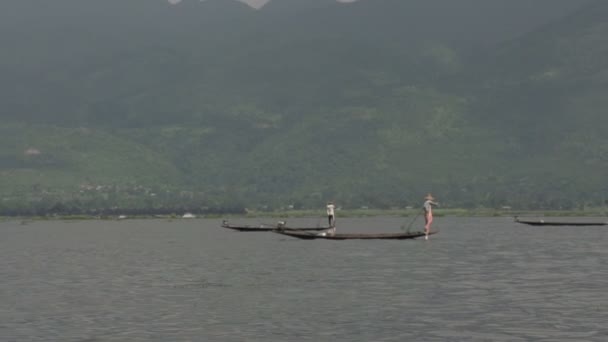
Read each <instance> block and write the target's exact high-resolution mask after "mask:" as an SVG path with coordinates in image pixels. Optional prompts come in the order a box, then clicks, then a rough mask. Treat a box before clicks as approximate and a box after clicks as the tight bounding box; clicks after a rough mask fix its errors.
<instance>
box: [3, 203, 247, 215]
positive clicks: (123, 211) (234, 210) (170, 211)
mask: <svg viewBox="0 0 608 342" xmlns="http://www.w3.org/2000/svg"><path fill="white" fill-rule="evenodd" d="M245 212H246V211H245V208H242V207H214V208H200V207H196V206H192V207H187V206H176V207H163V208H104V209H83V208H78V207H70V206H69V205H64V204H60V203H58V204H57V205H56V206H53V207H51V208H48V209H41V208H38V209H37V208H24V207H20V208H15V209H0V216H6V217H19V216H27V217H33V216H38V217H40V216H102V217H103V216H121V215H125V216H156V215H159V216H169V215H179V216H181V215H183V214H185V213H191V214H194V215H228V214H235V215H240V214H245Z"/></svg>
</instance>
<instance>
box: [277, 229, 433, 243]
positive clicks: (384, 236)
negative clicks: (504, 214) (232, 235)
mask: <svg viewBox="0 0 608 342" xmlns="http://www.w3.org/2000/svg"><path fill="white" fill-rule="evenodd" d="M273 232H275V233H277V234H282V235H287V236H291V237H295V238H298V239H304V240H314V239H325V240H372V239H376V240H405V239H415V238H419V237H423V236H425V235H426V234H425V233H424V232H408V233H380V234H344V233H343V234H333V235H331V234H323V233H320V234H319V233H311V232H290V231H285V230H281V229H277V230H273ZM437 233H438V232H437V231H432V232H430V233H429V235H431V234H437Z"/></svg>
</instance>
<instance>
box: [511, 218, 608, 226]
mask: <svg viewBox="0 0 608 342" xmlns="http://www.w3.org/2000/svg"><path fill="white" fill-rule="evenodd" d="M515 222H517V223H521V224H527V225H529V226H579V227H580V226H606V225H608V222H606V221H604V222H601V221H566V220H565V221H552V220H544V219H537V220H526V219H523V220H522V219H520V218H519V217H517V216H515Z"/></svg>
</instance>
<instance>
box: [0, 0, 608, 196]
mask: <svg viewBox="0 0 608 342" xmlns="http://www.w3.org/2000/svg"><path fill="white" fill-rule="evenodd" d="M275 1H276V0H275ZM465 2H466V4H469V5H470V7H466V8H452V7H448V8H449V11H448V12H449V13H451V15H447V16H445V17H443V16H440V15H439V13H444V12H434V11H437V8H436V7H434V6H435V5H437V4H440V3H442V4H444V5H445V4H448V3H447V2H441V1H439V0H436V1H425V2H417V1H411V2H405V1H392V0H384V1H377V2H375V1H369V0H368V1H365V0H362V1H359V2H356V3H353V4H350V5H349V6H341V5H339V4H338V5H337V6H335V7H334V6H333V5H332V6H330V7H324V8H323V9H322V10H319V12H317V11H316V10H310V11H308V10H307V11H304V12H301V13H300V14H298V15H296V14H295V13H293V12H292V14H289V13H287V12H283V11H279V10H277V11H276V12H274V11H273V10H267V11H266V12H264V11H259V12H258V11H252V10H250V9H248V7H247V6H245V5H243V4H239V3H236V2H235V3H232V4H230V5H226V4H225V3H224V2H220V1H216V2H215V3H207V4H206V5H208V6H212V7H213V8H216V10H218V11H220V12H222V11H226V12H224V13H229V14H226V15H227V16H229V17H232V18H240V19H239V20H236V21H226V20H222V19H223V18H225V17H218V16H216V15H211V14H213V13H216V14H217V13H220V12H216V10H213V11H195V10H194V11H193V10H183V11H182V10H179V9H178V7H179V6H171V5H168V4H167V3H164V4H162V5H160V3H159V4H147V5H143V6H147V7H146V10H142V8H138V5H136V2H130V3H129V5H128V6H127V7H125V8H126V9H125V10H123V11H113V10H112V9H113V8H114V9H116V8H118V6H124V3H123V2H120V4H119V3H118V2H112V1H109V2H103V3H95V5H96V6H100V7H99V8H103V9H104V10H105V12H103V13H106V14H107V15H108V16H104V15H99V13H101V12H96V14H95V15H94V16H92V15H91V14H90V13H91V12H86V11H91V10H92V8H88V7H86V6H83V7H81V10H82V11H84V12H79V11H77V13H80V15H79V16H72V15H68V14H69V13H67V12H64V11H62V10H61V9H62V8H61V6H62V5H66V6H67V5H69V4H73V0H58V1H57V3H56V6H59V7H54V11H56V12H48V11H47V10H48V8H43V9H44V11H42V10H40V9H41V8H39V7H30V5H31V3H30V4H29V5H28V4H27V0H22V2H19V3H15V7H10V6H9V5H7V3H3V5H0V7H2V6H4V7H3V8H1V9H2V10H7V9H11V11H8V12H7V11H0V13H4V14H0V17H6V18H13V21H12V22H11V21H6V20H0V26H2V27H4V28H7V27H9V28H10V30H0V36H1V37H2V38H6V39H3V41H4V42H6V43H5V47H6V48H7V49H6V50H5V51H8V53H6V54H3V55H2V56H0V72H2V74H3V75H5V77H3V80H2V81H0V91H2V94H4V95H3V96H4V99H3V103H4V104H5V105H4V106H3V109H2V112H1V117H2V124H1V125H0V129H2V131H3V134H2V135H1V136H2V138H0V139H2V140H1V141H2V146H3V148H2V149H1V150H0V172H2V174H3V181H2V183H0V189H1V190H2V191H3V193H5V194H6V196H7V197H6V198H9V200H8V201H6V202H5V204H4V205H8V204H11V203H13V204H11V205H17V203H32V201H35V200H36V199H41V198H44V201H47V200H48V201H51V202H52V201H58V200H62V199H65V198H66V196H67V197H69V196H72V197H69V198H79V201H80V202H78V203H90V202H89V201H97V202H95V203H100V204H99V205H102V206H103V205H109V206H111V204H112V198H115V201H118V200H117V199H116V198H123V197H120V196H122V195H124V194H122V195H120V196H118V195H117V194H107V193H106V194H105V195H103V196H102V198H101V199H100V198H97V197H95V196H94V193H87V195H86V196H85V195H82V196H84V197H82V198H80V197H78V196H80V195H78V196H76V197H74V196H75V195H69V196H68V195H65V194H71V193H72V191H76V192H77V193H80V192H79V191H80V190H75V189H80V188H79V187H80V186H81V185H83V184H89V185H90V184H93V185H103V186H109V185H112V186H113V187H112V189H115V188H116V186H119V187H120V188H121V189H122V187H124V188H127V189H132V188H133V187H138V188H137V189H140V188H139V187H141V186H143V187H146V188H149V189H154V191H152V190H149V191H148V190H146V191H147V193H152V192H153V193H155V194H157V195H155V197H154V198H149V197H145V195H141V196H144V198H143V199H141V198H140V199H138V200H135V199H131V200H129V201H130V202H129V201H126V202H124V201H123V200H121V201H123V202H121V203H123V205H144V204H145V203H148V205H152V206H158V205H162V203H163V201H166V200H167V199H166V198H165V199H162V198H161V197H160V196H158V193H160V192H159V190H163V191H164V192H162V193H173V191H175V192H176V193H181V191H184V190H188V191H193V192H196V193H199V194H201V195H200V196H199V197H197V201H200V202H201V203H202V205H203V204H204V205H210V204H213V205H217V204H218V203H219V204H221V203H223V204H224V205H225V204H228V203H241V204H243V205H247V206H253V207H256V206H264V205H270V206H272V207H276V206H280V205H283V204H285V203H297V204H298V206H300V207H315V206H317V205H318V203H322V202H323V201H325V200H326V199H327V198H333V199H336V200H338V199H340V201H341V202H342V203H343V205H345V206H351V207H357V206H361V205H366V206H372V207H390V206H395V205H403V204H405V203H409V204H412V203H414V204H415V203H417V202H416V201H417V200H419V197H420V194H421V193H426V192H429V191H433V192H436V193H439V194H441V196H442V198H443V199H445V201H447V202H448V203H450V202H451V203H453V205H458V206H467V207H471V206H473V207H474V206H480V205H483V206H494V207H496V206H502V205H510V206H513V207H522V208H523V207H525V208H532V207H534V208H542V207H544V208H560V207H561V208H571V207H575V206H579V205H581V203H583V204H584V203H587V202H589V203H599V201H600V200H601V198H603V197H602V196H603V194H604V193H605V192H606V190H607V189H606V186H605V185H604V184H605V179H604V177H605V176H604V174H603V173H602V171H601V170H604V169H605V167H606V166H608V141H607V139H606V138H605V137H604V135H603V134H602V132H601V127H603V126H605V124H606V117H605V115H604V111H603V108H605V107H606V105H607V103H606V100H605V99H604V98H605V96H604V94H605V86H606V79H607V78H606V75H607V74H608V73H607V72H606V60H608V59H606V58H604V57H605V56H606V51H608V50H607V48H608V47H607V45H606V42H605V40H602V39H601V38H602V37H605V36H606V34H608V32H607V31H606V26H605V19H604V18H607V17H608V16H604V15H602V13H607V12H606V10H608V4H605V3H604V2H602V1H597V2H593V3H589V2H583V1H582V2H581V4H583V5H585V6H584V7H582V8H581V9H580V10H578V11H577V12H575V13H573V12H570V9H568V10H566V9H567V8H570V7H569V6H572V5H571V4H572V2H571V1H568V2H565V1H564V2H555V1H552V2H551V3H552V4H554V6H556V7H559V6H560V4H561V5H563V6H564V7H562V10H561V11H562V12H559V11H555V12H552V14H550V15H549V14H547V11H545V10H546V9H545V8H536V7H535V8H534V9H535V10H536V14H531V13H530V12H527V14H528V15H530V17H529V18H535V19H534V20H536V18H539V17H541V18H543V20H544V21H543V23H544V24H543V25H542V26H539V25H540V24H539V22H538V21H530V22H526V23H524V24H518V25H517V27H512V26H510V25H506V23H508V22H509V18H511V19H514V18H519V20H522V19H521V16H520V12H519V11H518V10H516V8H518V7H517V6H522V7H519V9H523V8H531V7H529V6H530V5H529V3H528V2H523V1H522V2H517V1H515V2H514V1H511V2H506V1H505V2H502V1H498V0H497V1H495V2H494V4H495V5H496V4H502V5H504V6H507V7H508V8H510V9H511V11H507V10H505V7H500V9H501V10H497V7H491V6H489V7H484V6H485V5H484V6H481V4H482V2H480V1H476V0H466V1H463V2H462V3H463V4H464V3H465ZM319 3H321V2H319ZM483 3H484V4H487V2H483ZM138 4H139V3H138ZM414 4H419V6H420V7H416V6H414ZM517 4H519V5H517ZM199 5H201V8H203V6H202V5H203V3H201V4H194V3H191V4H189V5H186V7H183V8H182V9H187V8H188V6H197V7H198V6H199ZM275 5H276V3H275ZM7 6H8V7H7ZM44 6H48V4H46V5H44ZM212 7H208V8H212ZM490 7H491V8H490ZM556 7H551V8H552V9H553V10H555V8H556ZM65 8H68V7H64V9H65ZM268 8H270V4H269V5H268ZM275 8H277V9H278V8H279V7H275ZM482 8H486V9H487V11H486V12H483V13H484V15H480V12H479V10H480V9H482ZM414 9H417V10H419V12H418V14H416V13H411V11H413V10H414ZM444 9H445V8H444ZM472 9H475V10H476V11H472ZM39 10H40V11H39ZM23 11H25V12H27V13H30V15H29V16H28V18H30V19H33V18H36V20H35V22H32V23H33V24H34V25H23V24H21V23H22V22H23V21H22V20H21V21H16V20H14V19H15V18H22V14H23V13H25V12H23ZM30 11H31V12H30ZM501 11H502V12H503V14H505V13H510V14H509V16H507V17H506V18H504V19H501V20H498V19H497V20H494V19H492V20H489V18H495V16H497V15H498V14H499V12H501ZM558 12H559V13H558ZM11 13H12V14H11ZM15 13H18V14H19V15H18V16H15ZM252 13H253V14H252ZM273 13H276V14H273ZM431 13H436V15H435V16H432V17H433V18H430V19H427V20H421V19H420V18H422V19H426V18H428V17H431ZM59 14H61V16H60V17H58V16H59ZM144 14H145V15H144ZM275 15H276V16H275ZM132 17H137V18H139V20H129V18H132ZM58 18H61V20H58ZM269 18H273V20H268V19H269ZM484 18H485V19H484ZM496 18H497V17H496ZM0 19H2V18H0ZM110 19H111V20H110ZM202 19H205V20H202ZM482 19H484V20H488V21H487V22H485V21H484V20H482ZM362 23H365V24H366V25H362ZM441 23H443V24H444V25H445V26H442V27H436V26H437V25H439V24H441ZM484 23H485V24H484ZM523 27H528V28H529V29H528V30H526V31H525V32H523V33H522V28H523ZM455 28H459V29H460V30H461V31H456V30H455ZM480 28H486V29H485V30H483V32H480ZM476 33H477V34H476ZM522 34H523V35H522ZM488 47H492V48H491V49H490V48H488ZM101 146H103V147H101ZM28 151H30V152H31V151H38V152H39V154H36V153H30V152H28ZM514 165H515V167H514ZM580 165H585V166H586V167H585V168H584V169H582V168H581V167H580ZM89 185H86V187H87V188H88V186H89ZM121 191H122V190H121ZM125 191H126V190H125ZM129 191H130V190H129ZM133 191H135V190H133ZM167 191H169V192H167ZM62 194H63V195H62ZM87 196H89V197H87ZM116 196H118V197H116ZM125 196H126V195H125ZM129 196H131V195H129ZM129 196H127V197H125V198H131V197H129ZM133 196H135V195H133ZM137 198H139V197H137ZM171 198H173V197H171ZM19 201H21V202H19ZM7 203H8V204H7ZM37 203H38V202H37ZM91 203H92V202H91ZM128 203H131V204H128Z"/></svg>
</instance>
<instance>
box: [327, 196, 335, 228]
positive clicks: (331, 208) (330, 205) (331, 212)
mask: <svg viewBox="0 0 608 342" xmlns="http://www.w3.org/2000/svg"><path fill="white" fill-rule="evenodd" d="M335 208H336V207H335V206H334V202H332V201H329V202H327V220H328V221H329V226H330V227H335V225H336V217H335V216H334V210H335Z"/></svg>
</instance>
